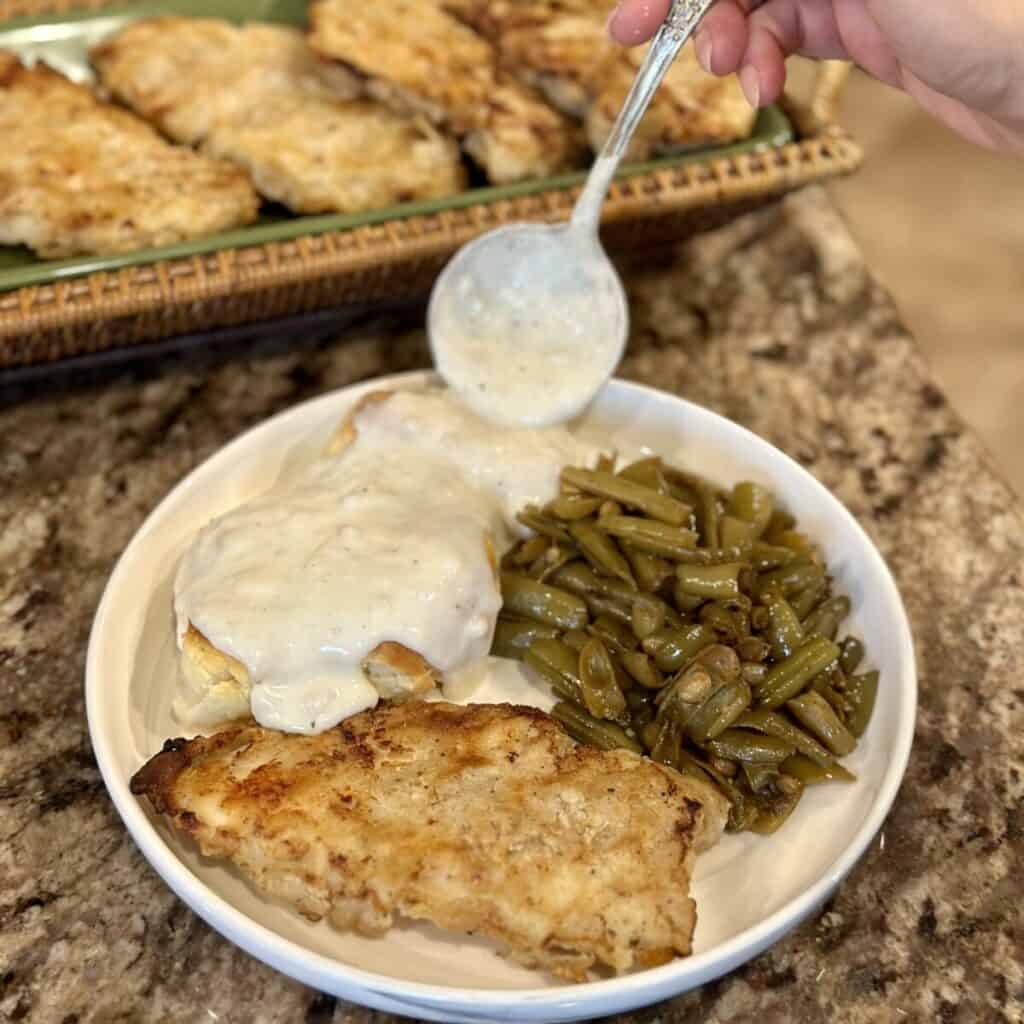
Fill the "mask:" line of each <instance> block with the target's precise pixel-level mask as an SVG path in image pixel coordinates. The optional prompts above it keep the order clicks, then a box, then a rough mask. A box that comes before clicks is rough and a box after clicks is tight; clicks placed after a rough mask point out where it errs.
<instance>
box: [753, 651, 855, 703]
mask: <svg viewBox="0 0 1024 1024" xmlns="http://www.w3.org/2000/svg"><path fill="white" fill-rule="evenodd" d="M838 657H839V648H838V647H837V646H836V645H835V644H834V643H832V641H831V640H826V639H825V638H824V637H820V636H815V637H811V639H810V640H808V641H807V642H806V643H805V644H804V645H803V647H800V648H799V649H797V650H796V651H794V652H793V653H792V654H791V655H790V656H789V657H788V658H786V659H785V661H780V662H778V663H777V664H775V665H773V666H772V667H771V668H770V669H769V670H768V674H767V675H766V676H765V677H764V682H763V683H762V684H761V685H760V686H759V687H758V688H757V702H758V704H760V705H761V706H762V707H766V708H769V709H774V708H778V707H781V706H782V705H783V704H785V703H786V701H788V700H789V699H790V698H791V697H795V696H796V695H797V694H798V693H799V692H800V691H801V690H802V689H803V688H804V687H805V686H806V685H807V684H808V683H809V682H810V681H811V680H812V679H813V678H814V677H815V676H816V675H817V674H818V673H819V672H822V671H824V670H825V669H826V668H828V667H829V665H831V664H832V662H834V661H835V660H836V658H838Z"/></svg>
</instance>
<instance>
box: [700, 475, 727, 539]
mask: <svg viewBox="0 0 1024 1024" xmlns="http://www.w3.org/2000/svg"><path fill="white" fill-rule="evenodd" d="M694 490H695V491H696V492H697V508H696V512H697V531H698V533H699V534H700V537H701V540H703V542H704V547H706V548H717V547H718V546H719V545H720V544H721V540H720V539H719V536H718V521H719V517H720V515H721V513H720V512H719V508H718V493H717V491H716V490H715V489H714V488H713V487H712V486H711V485H710V484H708V483H707V482H706V481H704V480H697V481H695V485H694Z"/></svg>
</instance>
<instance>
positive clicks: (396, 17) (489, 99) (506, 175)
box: [310, 0, 583, 184]
mask: <svg viewBox="0 0 1024 1024" xmlns="http://www.w3.org/2000/svg"><path fill="white" fill-rule="evenodd" d="M310 22H311V25H312V31H311V35H310V43H311V45H312V47H313V49H314V50H316V51H317V52H318V53H320V54H321V55H322V56H323V57H325V58H327V59H330V60H334V61H340V62H341V63H342V64H343V65H344V66H346V67H348V68H351V69H352V70H353V71H355V72H356V73H358V74H359V75H360V76H362V77H363V78H365V79H366V86H367V89H368V91H369V92H370V94H371V95H373V96H376V97H377V98H379V99H382V100H383V101H384V102H386V103H388V104H389V105H390V106H392V107H394V108H395V109H397V110H403V111H411V112H416V113H420V114H423V115H425V116H426V117H428V118H429V119H430V120H431V121H432V122H433V123H434V124H436V125H438V126H440V127H442V128H444V129H446V130H448V131H450V132H451V133H452V134H454V135H455V136H457V137H458V138H459V139H461V140H462V145H463V147H464V148H465V150H466V152H467V153H469V155H470V156H471V157H473V159H474V160H475V161H476V162H477V163H478V164H479V165H480V166H481V167H482V168H483V169H484V171H485V172H486V174H487V176H488V178H490V180H491V181H492V182H494V183H496V184H504V183H507V182H512V181H518V180H521V179H524V178H534V177H543V176H545V175H547V174H551V173H553V172H556V171H560V170H565V169H567V168H570V167H572V166H573V165H574V162H575V161H576V160H577V158H578V157H579V156H580V155H581V154H582V151H583V146H582V139H581V137H580V132H579V128H578V126H576V125H574V124H573V123H572V122H571V121H569V120H568V119H567V118H565V117H563V116H562V115H561V114H559V113H558V112H557V111H555V110H553V109H552V108H551V107H549V106H547V105H546V104H545V103H544V102H543V100H542V99H541V97H540V96H539V94H537V93H536V92H535V91H534V90H532V89H530V88H528V87H527V86H525V85H523V84H522V83H521V82H519V81H517V80H516V79H514V78H511V77H507V76H504V75H502V74H501V73H500V72H499V69H498V67H497V63H496V53H495V49H494V47H493V46H492V45H491V43H489V42H488V41H487V40H485V39H484V38H483V37H481V36H479V35H477V34H476V33H475V32H474V31H472V30H471V29H470V28H467V27H466V26H465V25H463V24H462V23H461V22H459V21H458V20H457V19H456V18H454V17H452V16H451V15H450V14H448V13H447V12H445V11H444V10H443V9H442V8H441V6H440V3H439V2H438V0H378V2H377V3H370V4H349V3H346V2H343V0H316V2H314V3H313V4H312V5H311V7H310Z"/></svg>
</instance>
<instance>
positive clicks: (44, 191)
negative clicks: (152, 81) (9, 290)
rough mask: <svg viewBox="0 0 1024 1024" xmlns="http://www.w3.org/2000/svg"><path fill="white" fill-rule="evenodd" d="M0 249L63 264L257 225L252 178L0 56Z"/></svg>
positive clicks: (60, 80)
mask: <svg viewBox="0 0 1024 1024" xmlns="http://www.w3.org/2000/svg"><path fill="white" fill-rule="evenodd" d="M0 137H2V138H4V139H5V140H7V141H8V144H7V145H4V146H3V147H0V244H2V245H19V244H22V245H27V246H29V247H30V248H31V249H33V250H34V251H35V252H36V253H38V254H39V255H40V256H43V257H46V258H49V259H59V258H66V257H71V256H79V255H85V254H94V253H95V254H111V253H120V252H129V251H131V250H133V249H144V248H149V247H152V246H161V245H171V244H173V243H175V242H181V241H184V240H186V239H190V238H198V237H200V236H203V235H209V234H213V233H215V232H218V231H224V230H227V229H229V228H233V227H238V226H239V225H242V224H248V223H250V222H251V221H253V220H255V218H256V214H257V211H258V209H259V198H258V196H257V195H256V192H255V190H254V189H253V187H252V185H251V183H250V182H249V179H248V176H247V175H246V174H245V172H244V171H242V170H241V169H240V168H238V167H236V166H235V165H234V164H231V163H228V162H226V161H223V160H215V159H212V158H210V157H207V156H203V155H200V154H197V153H194V152H193V151H192V150H190V149H183V148H180V147H177V146H173V145H171V144H170V143H168V142H166V141H165V140H164V139H162V138H161V137H160V136H159V135H158V134H157V133H156V132H155V131H154V130H153V129H152V128H151V127H150V126H149V125H147V124H146V123H145V122H144V121H142V120H140V119H139V118H137V117H135V116H134V115H133V114H130V113H128V112H127V111H125V110H120V109H118V108H117V107H115V106H113V105H111V104H109V103H104V102H102V101H101V100H100V99H99V98H98V97H97V96H96V95H95V94H94V93H93V92H92V91H91V90H90V89H89V88H87V87H86V86H83V85H76V84H75V83H73V82H70V81H68V79H66V78H64V76H63V75H60V74H58V73H57V72H56V71H53V70H51V69H49V68H47V67H44V66H42V65H38V64H37V65H36V66H34V67H31V68H28V67H25V66H24V65H22V64H21V62H20V61H19V60H18V59H17V58H16V57H14V56H13V55H12V54H8V53H3V52H0Z"/></svg>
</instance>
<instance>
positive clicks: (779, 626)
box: [765, 590, 804, 661]
mask: <svg viewBox="0 0 1024 1024" xmlns="http://www.w3.org/2000/svg"><path fill="white" fill-rule="evenodd" d="M765 601H766V606H767V608H768V639H769V640H770V641H771V645H772V657H773V658H774V659H775V660H776V661H782V660H783V659H784V658H788V657H789V656H790V655H791V654H792V653H793V652H794V651H795V650H796V649H797V648H798V647H799V646H800V645H801V644H802V643H803V639H804V631H803V628H802V626H801V625H800V618H799V616H798V615H797V613H796V612H795V611H793V607H792V605H790V603H789V602H788V601H787V600H786V599H785V598H784V597H783V596H782V594H780V593H779V591H777V590H770V591H768V594H767V596H766V598H765Z"/></svg>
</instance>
